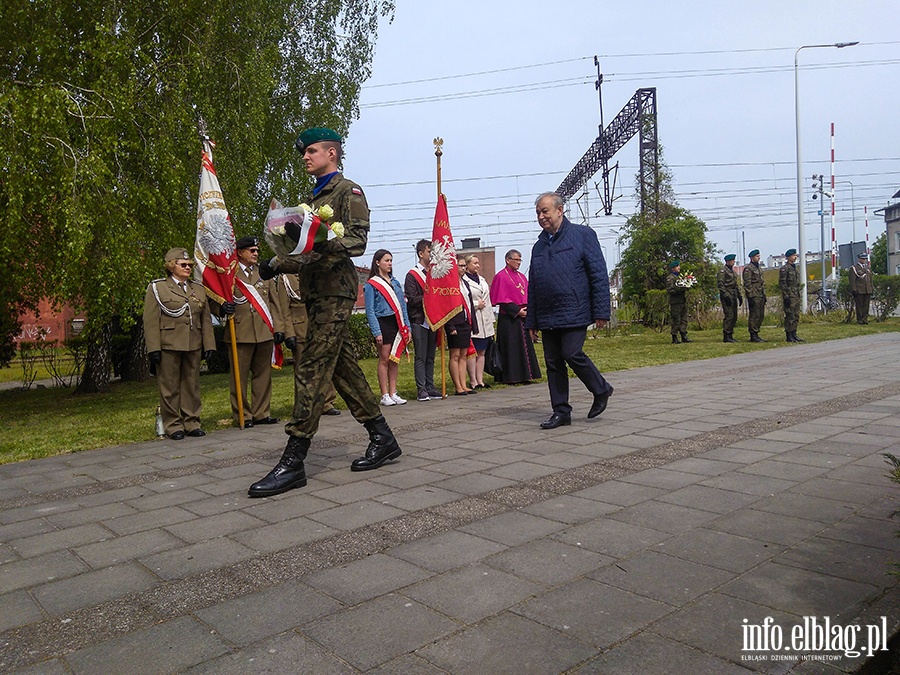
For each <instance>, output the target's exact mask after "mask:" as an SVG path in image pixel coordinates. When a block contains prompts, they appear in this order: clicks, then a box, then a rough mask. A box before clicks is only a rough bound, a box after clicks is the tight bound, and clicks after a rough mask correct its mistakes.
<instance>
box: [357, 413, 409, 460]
mask: <svg viewBox="0 0 900 675" xmlns="http://www.w3.org/2000/svg"><path fill="white" fill-rule="evenodd" d="M363 426H364V427H365V428H366V429H367V430H368V432H369V447H368V448H366V455H365V457H360V458H359V459H354V460H353V463H352V464H350V470H351V471H368V470H369V469H377V468H378V467H379V466H381V465H382V464H384V463H385V462H387V461H388V460H391V459H397V458H398V457H399V456H400V455H401V454H402V453H401V451H400V445H399V444H398V443H397V439H396V438H394V433H393V432H392V431H391V428H390V427H389V426H388V423H387V420H385V419H384V415H379V416H378V417H376V418H375V419H374V420H369V421H368V422H363Z"/></svg>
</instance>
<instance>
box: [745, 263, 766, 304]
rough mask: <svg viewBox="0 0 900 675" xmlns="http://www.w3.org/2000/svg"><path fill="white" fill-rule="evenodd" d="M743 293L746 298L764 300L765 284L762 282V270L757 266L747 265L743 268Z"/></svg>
mask: <svg viewBox="0 0 900 675" xmlns="http://www.w3.org/2000/svg"><path fill="white" fill-rule="evenodd" d="M744 293H745V294H746V295H747V298H748V299H749V298H762V299H763V300H765V299H766V284H765V282H764V281H763V274H762V270H761V269H760V268H759V265H756V264H754V263H752V262H751V263H747V265H746V266H745V267H744Z"/></svg>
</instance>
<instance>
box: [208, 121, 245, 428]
mask: <svg viewBox="0 0 900 675" xmlns="http://www.w3.org/2000/svg"><path fill="white" fill-rule="evenodd" d="M197 127H198V129H199V131H200V141H201V143H202V144H203V149H204V150H205V151H206V152H207V153H209V155H210V157H212V148H210V147H209V142H210V139H209V134H208V133H207V130H206V120H205V119H204V118H203V117H200V119H199V121H198V122H197ZM231 288H232V296H234V282H233V281H232V287H231ZM233 319H234V316H233V315H231V316H229V315H228V314H226V315H225V323H227V324H228V328H229V330H230V331H231V333H230V335H231V363H232V364H234V367H233V368H232V369H231V370H232V374H233V375H234V392H235V394H236V395H237V401H238V426H239V427H240V428H241V429H243V428H244V397H243V393H242V391H241V372H240V371H241V369H240V368H239V364H238V352H237V337H236V336H235V333H234V320H233Z"/></svg>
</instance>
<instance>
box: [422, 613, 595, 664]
mask: <svg viewBox="0 0 900 675" xmlns="http://www.w3.org/2000/svg"><path fill="white" fill-rule="evenodd" d="M417 653H418V655H419V656H421V657H422V658H424V659H425V660H427V661H428V662H429V663H433V664H434V665H435V666H437V667H438V668H441V669H443V670H444V671H446V672H448V673H476V672H483V673H496V674H497V675H521V673H550V672H563V671H565V670H568V669H569V668H571V667H573V666H576V665H578V664H579V663H581V662H583V661H585V660H586V659H587V658H589V657H591V656H594V655H596V654H597V650H596V649H595V648H593V647H590V646H589V645H586V644H585V643H583V642H581V641H580V640H577V639H575V638H572V637H570V636H568V635H566V634H565V633H563V632H560V631H556V630H553V629H550V628H547V627H546V626H543V625H541V624H540V623H538V622H534V621H530V620H528V619H527V618H525V617H522V616H517V615H515V614H511V613H508V612H504V613H503V614H500V615H498V616H495V617H491V618H490V619H487V620H486V621H483V622H481V623H478V624H476V625H474V626H471V627H469V628H467V629H466V630H464V631H461V632H460V633H458V634H456V635H453V636H452V637H450V638H447V639H444V640H439V641H437V642H436V643H435V644H432V645H429V646H427V647H425V648H423V649H420V650H419V651H418V652H417Z"/></svg>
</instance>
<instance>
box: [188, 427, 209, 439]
mask: <svg viewBox="0 0 900 675" xmlns="http://www.w3.org/2000/svg"><path fill="white" fill-rule="evenodd" d="M187 435H188V436H190V437H191V438H201V437H202V436H206V432H205V431H203V429H191V430H190V431H189V432H188V433H187Z"/></svg>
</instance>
